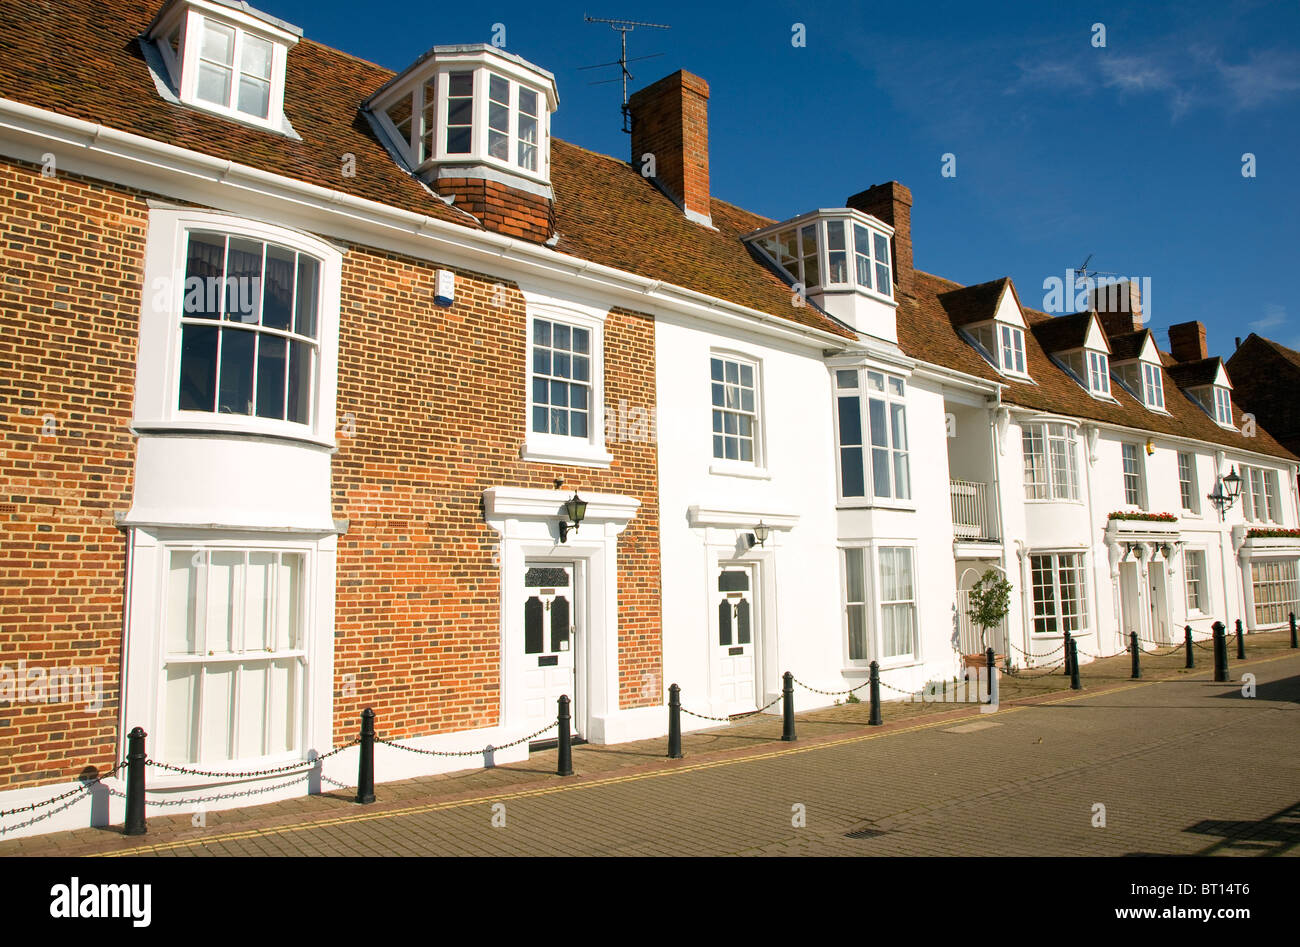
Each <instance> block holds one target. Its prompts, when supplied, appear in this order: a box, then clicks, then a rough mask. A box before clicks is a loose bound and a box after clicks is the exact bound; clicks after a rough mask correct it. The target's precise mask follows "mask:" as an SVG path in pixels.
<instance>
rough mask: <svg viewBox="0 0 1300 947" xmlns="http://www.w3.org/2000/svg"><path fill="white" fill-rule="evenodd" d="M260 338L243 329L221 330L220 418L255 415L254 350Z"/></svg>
mask: <svg viewBox="0 0 1300 947" xmlns="http://www.w3.org/2000/svg"><path fill="white" fill-rule="evenodd" d="M256 342H257V335H256V333H253V332H244V331H243V330H241V329H222V330H221V381H220V387H219V389H218V402H217V412H218V413H219V414H252V413H253V350H254V346H255V345H256Z"/></svg>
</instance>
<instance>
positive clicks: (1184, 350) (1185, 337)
mask: <svg viewBox="0 0 1300 947" xmlns="http://www.w3.org/2000/svg"><path fill="white" fill-rule="evenodd" d="M1169 353H1170V354H1171V355H1173V357H1174V358H1175V359H1177V360H1178V361H1180V362H1195V361H1199V360H1200V359H1203V358H1209V350H1208V349H1207V348H1206V346H1205V325H1204V324H1203V323H1200V322H1180V323H1178V324H1177V325H1173V326H1170V327H1169Z"/></svg>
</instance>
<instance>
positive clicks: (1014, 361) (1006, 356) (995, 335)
mask: <svg viewBox="0 0 1300 947" xmlns="http://www.w3.org/2000/svg"><path fill="white" fill-rule="evenodd" d="M966 331H967V333H968V334H969V335H970V337H971V338H972V339H974V340H975V342H976V343H977V344H978V347H979V348H980V350H981V353H982V354H983V355H984V357H985V358H987V359H988V360H989V361H990V362H991V363H992V364H993V367H994V368H996V369H998V371H1002V372H1006V373H1008V374H1011V375H1027V374H1028V372H1027V371H1026V369H1025V330H1024V329H1022V328H1020V327H1019V326H1012V325H1006V324H1004V323H999V322H988V323H985V324H984V325H979V326H970V327H968V328H967V329H966Z"/></svg>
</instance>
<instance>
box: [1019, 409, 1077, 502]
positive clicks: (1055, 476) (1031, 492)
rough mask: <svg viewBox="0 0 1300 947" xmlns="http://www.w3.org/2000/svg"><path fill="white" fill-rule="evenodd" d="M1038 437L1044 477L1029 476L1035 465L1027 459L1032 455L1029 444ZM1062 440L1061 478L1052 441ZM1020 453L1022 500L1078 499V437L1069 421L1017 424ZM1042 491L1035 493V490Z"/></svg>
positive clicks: (1071, 500) (1057, 500)
mask: <svg viewBox="0 0 1300 947" xmlns="http://www.w3.org/2000/svg"><path fill="white" fill-rule="evenodd" d="M1034 440H1038V441H1040V442H1041V444H1042V453H1041V455H1039V456H1041V458H1042V460H1041V469H1042V471H1043V473H1044V474H1045V475H1046V479H1045V480H1037V479H1030V473H1031V471H1033V470H1036V469H1038V466H1037V465H1033V464H1032V463H1031V459H1032V458H1033V457H1034V456H1035V454H1034V452H1032V451H1031V450H1030V446H1029V445H1030V444H1031V443H1032V442H1033V441H1034ZM1053 442H1057V443H1060V444H1063V445H1064V447H1063V450H1064V456H1065V470H1064V471H1063V473H1064V479H1063V480H1062V478H1061V476H1060V475H1061V473H1062V471H1058V470H1057V467H1056V464H1055V463H1053V453H1052V444H1053ZM1020 443H1021V453H1022V457H1023V460H1024V464H1023V466H1024V477H1025V480H1024V483H1025V501H1026V502H1028V503H1062V502H1068V503H1078V502H1080V496H1081V493H1080V477H1079V453H1078V447H1079V444H1078V437H1077V432H1076V430H1075V428H1074V426H1073V425H1070V424H1064V423H1062V422H1060V421H1030V422H1025V423H1024V424H1022V425H1021V440H1020ZM1043 492H1045V495H1041V496H1036V495H1035V494H1037V493H1043Z"/></svg>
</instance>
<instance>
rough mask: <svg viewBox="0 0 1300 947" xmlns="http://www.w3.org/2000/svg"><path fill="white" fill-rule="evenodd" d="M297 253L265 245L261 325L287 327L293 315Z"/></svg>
mask: <svg viewBox="0 0 1300 947" xmlns="http://www.w3.org/2000/svg"><path fill="white" fill-rule="evenodd" d="M296 257H297V254H296V253H294V252H293V251H292V250H288V249H285V248H284V247H276V246H267V248H266V279H265V280H263V284H262V325H264V326H268V327H270V328H272V329H288V328H289V320H290V319H291V318H292V316H293V284H294V273H295V263H296Z"/></svg>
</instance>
